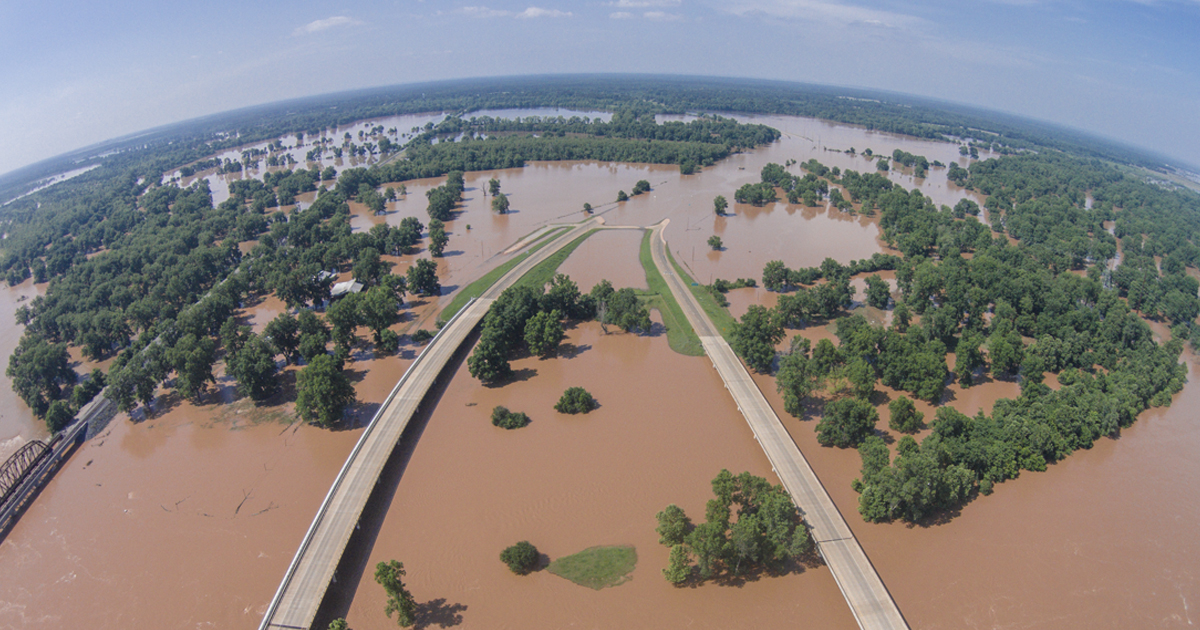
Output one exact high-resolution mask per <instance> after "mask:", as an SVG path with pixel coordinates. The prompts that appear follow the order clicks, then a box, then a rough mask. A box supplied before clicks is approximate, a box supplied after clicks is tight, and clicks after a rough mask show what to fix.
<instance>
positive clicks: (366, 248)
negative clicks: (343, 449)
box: [8, 171, 440, 422]
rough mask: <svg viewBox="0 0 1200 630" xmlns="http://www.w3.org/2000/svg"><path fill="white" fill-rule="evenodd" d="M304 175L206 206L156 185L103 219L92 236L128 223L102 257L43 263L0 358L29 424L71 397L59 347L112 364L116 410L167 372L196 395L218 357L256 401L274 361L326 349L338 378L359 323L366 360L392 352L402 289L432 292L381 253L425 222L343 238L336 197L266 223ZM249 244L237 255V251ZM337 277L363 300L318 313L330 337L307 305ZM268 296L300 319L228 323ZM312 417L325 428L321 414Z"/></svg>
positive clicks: (431, 273) (413, 270)
mask: <svg viewBox="0 0 1200 630" xmlns="http://www.w3.org/2000/svg"><path fill="white" fill-rule="evenodd" d="M310 177H311V176H310V172H309V171H299V172H297V173H291V174H288V173H281V174H279V175H277V176H275V177H273V178H272V179H271V183H274V184H275V185H276V188H275V189H270V188H267V187H266V184H263V183H247V184H244V185H241V186H235V187H233V188H232V190H231V196H230V198H229V199H228V200H226V201H225V202H223V203H221V204H220V205H219V206H217V207H215V208H214V207H213V206H212V199H211V195H210V194H209V190H208V188H207V183H206V182H203V181H201V182H198V183H197V184H194V185H193V186H191V187H189V188H186V189H180V188H178V187H176V186H174V185H168V186H156V187H153V188H152V189H150V190H149V191H148V192H146V193H145V194H144V195H142V197H141V198H140V199H138V200H136V201H137V203H138V204H139V206H140V207H138V206H135V207H134V208H133V209H131V210H129V209H124V208H121V209H119V212H120V214H117V215H115V216H110V217H109V218H108V219H106V220H104V221H102V222H101V223H100V225H99V227H97V228H96V229H97V230H99V229H108V228H111V227H112V225H111V224H112V223H113V219H122V220H124V221H126V222H127V223H128V226H129V227H128V229H127V230H126V231H125V232H124V233H122V234H120V235H116V236H114V237H113V238H112V239H111V240H109V241H108V244H107V247H108V249H109V251H106V252H101V253H99V254H97V255H95V256H91V257H88V256H86V255H79V254H77V255H76V256H74V257H73V258H72V259H71V261H70V262H71V264H70V265H69V266H67V267H66V268H65V269H59V268H57V267H54V266H51V267H48V269H52V270H53V271H54V272H56V273H58V274H59V275H56V276H54V277H52V278H51V279H50V286H49V288H48V290H47V291H46V294H45V295H43V296H39V297H38V298H35V299H34V300H33V301H32V302H31V304H29V305H28V306H25V307H22V308H21V309H20V311H19V312H18V318H19V320H20V322H21V323H23V324H25V325H26V329H25V333H24V335H23V337H22V340H21V343H20V344H19V346H18V349H17V351H16V352H14V354H13V355H12V357H10V360H9V370H8V373H9V376H10V377H11V378H13V381H14V389H15V390H16V391H17V392H18V393H19V394H20V395H21V396H22V398H23V399H24V400H26V402H27V403H28V404H29V405H30V406H31V407H32V408H33V409H34V411H35V413H37V414H38V415H46V414H47V413H48V412H49V411H50V408H51V407H52V406H53V404H54V402H55V401H56V400H64V399H66V398H68V395H74V394H73V392H71V391H69V390H67V389H65V388H66V386H68V385H70V384H71V383H72V382H73V380H74V378H73V377H74V374H73V372H72V371H71V370H70V369H69V367H68V366H67V364H66V363H64V360H63V357H64V356H65V348H66V346H67V345H68V344H70V345H78V346H81V347H82V349H83V353H84V356H86V357H88V358H90V359H93V360H102V359H105V358H108V357H110V356H113V355H114V354H115V355H116V359H115V360H114V362H113V364H112V366H111V367H110V371H109V378H108V379H107V381H108V394H107V395H108V396H109V397H110V398H113V399H114V400H116V401H117V402H118V404H119V406H120V408H122V409H123V410H129V409H132V408H133V407H134V406H135V405H136V403H137V402H139V401H140V402H142V403H143V404H149V402H150V401H152V400H153V398H154V393H155V390H156V389H157V388H158V386H159V385H160V384H162V383H164V382H166V381H167V380H168V379H169V378H170V377H171V376H172V374H174V380H173V381H172V382H173V384H174V387H175V389H176V390H177V391H179V393H180V395H181V396H183V397H185V398H193V399H198V398H199V397H200V396H202V394H203V392H204V391H205V389H206V387H207V384H210V383H212V382H214V379H213V377H212V369H213V365H214V363H215V361H216V360H217V359H218V354H217V351H218V348H221V349H223V351H224V357H225V361H226V365H227V369H228V372H229V373H230V374H232V375H233V376H234V377H235V378H236V380H237V381H238V384H239V389H241V390H243V392H244V393H245V394H247V395H250V396H252V397H255V398H261V397H265V396H268V395H270V394H271V393H272V392H273V391H275V388H276V381H277V379H276V373H277V368H276V357H277V356H279V355H283V356H284V359H285V361H287V362H295V361H298V360H300V358H303V359H304V360H305V361H309V362H311V361H312V360H313V359H315V358H316V357H317V356H319V355H323V354H325V353H326V350H327V344H328V342H330V341H333V342H334V345H335V352H334V354H333V358H334V359H335V360H336V366H337V368H338V370H339V371H340V369H341V366H342V365H343V364H344V362H345V361H346V360H347V359H348V357H349V356H350V352H351V351H350V348H351V347H352V346H353V345H354V344H355V343H357V340H356V339H355V337H354V333H353V331H354V329H355V328H356V327H358V326H367V327H369V328H370V329H371V330H372V331H373V332H374V334H375V344H376V347H377V351H385V352H386V351H391V352H394V351H395V349H396V347H397V346H398V342H399V340H398V337H397V336H396V335H395V333H394V332H392V331H390V330H387V327H388V326H390V325H391V324H392V323H394V322H395V320H396V313H397V310H398V308H399V306H400V304H401V303H402V300H403V297H404V295H405V294H406V292H409V291H411V292H414V293H421V294H426V295H428V294H436V293H437V292H438V291H439V290H440V288H439V286H438V282H437V276H436V265H435V264H434V263H433V262H432V261H429V260H419V261H417V263H416V264H414V265H413V266H411V267H410V268H409V270H408V273H407V275H406V276H396V275H393V274H391V273H390V268H391V264H390V263H387V262H386V261H384V260H382V259H381V254H400V253H405V252H407V251H409V250H410V249H411V248H412V247H413V246H415V244H416V242H417V240H418V239H419V238H421V231H422V230H423V229H424V226H422V225H421V224H420V222H419V221H417V220H416V219H413V218H411V217H409V218H406V219H405V220H404V221H402V222H401V224H400V226H398V227H390V226H387V225H379V226H376V227H375V228H373V229H372V230H370V231H369V232H364V233H354V232H352V231H351V228H350V221H349V219H350V210H349V206H348V204H347V203H346V198H345V197H343V196H342V195H341V194H340V193H338V192H331V191H322V192H321V193H320V194H319V195H318V197H317V199H316V200H315V201H314V203H313V204H312V205H311V206H310V207H309V208H306V209H304V210H303V211H295V210H294V211H293V212H292V213H291V214H290V215H285V214H283V213H281V212H275V213H274V214H271V215H269V216H268V215H266V214H265V212H266V211H267V209H268V208H269V207H270V205H269V204H270V197H272V196H274V197H276V198H277V197H278V195H279V194H280V190H281V189H286V188H287V187H288V186H289V182H291V183H292V185H295V186H296V187H298V188H301V189H303V188H310V187H311V186H313V185H314V184H315V182H313V181H312V180H311V178H310ZM285 192H286V190H285ZM254 240H256V241H257V243H256V244H255V245H254V247H253V248H251V249H250V251H249V253H247V254H246V255H245V256H243V255H242V253H241V252H242V249H241V248H240V247H239V246H238V243H239V242H243V241H254ZM77 241H78V239H74V240H70V241H66V240H64V241H63V243H64V244H69V245H74V246H78V244H77ZM346 270H349V271H352V274H353V277H354V278H355V279H356V280H358V281H360V282H362V283H363V284H364V285H366V287H367V288H368V291H367V292H366V293H364V294H362V295H353V296H348V297H346V298H344V299H342V300H341V301H338V302H335V303H334V304H333V305H331V306H330V308H329V311H328V312H327V313H326V316H325V318H324V320H325V322H328V324H332V326H333V330H332V335H329V334H328V332H327V331H326V330H325V329H326V327H327V324H326V323H322V322H321V320H320V319H319V318H317V317H316V316H315V315H314V314H313V313H312V312H311V311H309V310H307V309H306V307H307V306H309V305H310V304H314V305H316V304H320V303H323V302H324V301H326V300H328V299H329V298H330V285H331V284H332V282H333V279H334V278H335V277H336V272H338V271H346ZM272 293H274V294H275V295H277V296H278V297H279V298H280V299H281V300H283V301H284V303H285V304H286V305H287V306H288V307H289V308H296V309H305V310H302V311H301V317H300V318H299V319H298V320H296V319H295V318H293V317H292V316H291V315H287V314H285V315H281V318H283V319H282V320H281V321H279V322H272V325H271V326H268V333H267V334H266V335H255V334H253V333H251V332H250V331H249V329H247V328H244V327H241V326H239V325H238V324H237V323H236V319H235V315H236V313H237V311H238V310H239V309H240V308H241V305H242V304H243V303H244V302H245V300H247V299H249V298H250V297H252V296H259V295H268V294H272ZM289 318H290V319H289ZM272 333H274V334H272ZM310 380H311V379H310ZM343 389H344V388H343ZM312 417H314V418H319V419H321V421H322V422H328V421H329V418H330V417H331V416H330V414H329V413H328V412H326V413H323V414H321V413H314V415H312Z"/></svg>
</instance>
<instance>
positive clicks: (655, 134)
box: [429, 104, 780, 164]
mask: <svg viewBox="0 0 1200 630" xmlns="http://www.w3.org/2000/svg"><path fill="white" fill-rule="evenodd" d="M654 114H655V112H654V111H652V110H651V109H650V108H648V107H646V106H645V105H643V104H638V105H634V106H630V107H623V108H621V109H619V110H617V111H616V112H615V113H614V114H613V116H612V120H611V121H609V122H605V121H604V120H603V119H602V118H587V117H579V116H572V117H570V118H565V117H563V116H557V117H548V116H526V117H525V118H515V119H502V118H492V117H489V116H479V117H471V118H469V119H464V118H462V117H459V116H452V117H448V118H446V119H445V120H443V121H442V122H441V123H439V124H438V125H437V126H436V127H434V128H433V129H431V130H430V132H429V133H430V134H433V135H435V136H436V137H438V138H444V137H451V136H458V135H460V134H464V133H465V134H490V133H510V134H511V133H514V132H523V133H537V134H553V135H558V136H562V135H565V134H583V135H591V136H599V137H608V138H621V139H630V140H661V141H672V142H697V143H705V144H719V145H726V146H729V147H730V148H732V149H735V150H737V149H748V148H753V147H756V146H759V145H763V144H769V143H771V142H774V141H775V140H777V139H779V136H780V133H779V131H778V130H776V129H774V128H772V127H768V126H766V125H753V124H742V123H739V122H737V121H736V120H733V119H732V118H722V117H721V116H701V117H699V118H696V119H695V120H692V121H690V122H686V123H685V122H679V121H668V122H662V123H659V122H657V121H656V120H655V116H654ZM681 164H682V162H681Z"/></svg>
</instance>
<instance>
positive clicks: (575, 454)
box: [347, 322, 857, 629]
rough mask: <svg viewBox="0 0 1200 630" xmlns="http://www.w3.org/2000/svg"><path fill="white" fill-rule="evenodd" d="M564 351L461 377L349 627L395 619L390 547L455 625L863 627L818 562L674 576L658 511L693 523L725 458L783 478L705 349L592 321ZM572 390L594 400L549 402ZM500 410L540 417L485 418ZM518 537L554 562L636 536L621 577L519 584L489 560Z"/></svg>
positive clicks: (418, 593) (373, 557)
mask: <svg viewBox="0 0 1200 630" xmlns="http://www.w3.org/2000/svg"><path fill="white" fill-rule="evenodd" d="M564 345H565V347H566V352H564V353H563V354H564V356H560V357H556V358H550V359H545V360H543V359H538V358H532V357H531V358H524V359H521V360H518V361H514V362H513V364H512V367H513V369H514V370H515V371H516V373H517V375H518V378H517V382H513V383H509V384H506V385H504V386H501V387H482V386H480V384H479V382H478V381H476V380H475V379H474V378H472V377H471V376H470V375H469V374H467V373H466V371H465V370H460V371H459V372H457V373H456V374H455V376H454V378H453V380H451V381H450V383H449V385H448V387H447V388H446V390H445V393H444V394H442V396H441V399H440V400H439V402H438V406H437V408H436V410H435V411H434V412H433V413H432V415H431V417H430V418H429V421H428V426H427V427H426V428H425V430H424V432H423V433H422V434H421V441H420V444H419V446H418V447H417V448H416V449H415V450H414V452H413V454H412V456H411V459H410V460H409V461H408V463H407V466H406V468H405V470H404V475H403V478H402V479H400V482H399V484H398V486H397V487H396V490H395V496H394V498H393V499H392V502H391V506H390V508H389V510H388V512H387V516H386V518H385V519H384V521H383V525H382V527H381V529H380V531H379V535H378V538H377V539H376V540H375V544H374V549H373V550H372V551H371V552H370V557H369V561H368V562H367V567H368V569H367V572H366V573H365V574H364V575H363V578H362V580H361V582H360V583H359V584H358V587H357V589H356V591H355V592H354V596H353V601H352V603H350V605H349V615H348V617H347V620H348V621H349V623H350V625H351V626H352V627H354V628H356V629H357V628H363V629H369V628H381V629H382V628H388V627H394V624H395V622H394V621H392V620H389V619H388V618H386V617H385V616H384V615H383V608H384V593H383V589H382V588H380V587H379V585H378V584H376V583H375V582H374V580H373V579H371V576H372V574H373V570H374V569H373V567H374V566H375V564H376V563H377V562H380V561H386V560H390V559H393V558H395V559H398V560H400V561H402V562H404V566H405V568H406V570H407V571H408V580H407V584H408V585H409V588H410V590H411V591H412V593H413V596H414V597H415V598H416V600H417V602H418V604H419V605H421V606H423V607H424V608H423V609H424V610H429V611H431V612H433V611H438V612H437V614H438V615H443V617H435V618H445V617H444V615H450V616H451V617H457V618H460V620H461V626H460V627H462V628H527V627H553V628H561V627H570V626H584V627H604V628H621V627H624V628H630V627H656V628H663V627H697V628H729V627H784V626H789V625H792V624H794V623H795V622H796V620H797V619H803V620H805V623H806V624H808V623H811V626H809V627H814V628H855V627H857V625H856V624H855V623H854V619H853V617H851V615H850V611H849V609H848V608H847V607H846V605H845V603H844V601H843V600H842V598H841V595H840V593H839V592H838V589H837V585H836V583H835V582H834V581H833V578H832V575H831V574H830V573H829V571H828V569H826V568H824V567H815V568H810V569H807V570H803V571H802V572H798V573H793V574H790V575H787V576H785V577H780V578H771V577H764V578H762V579H758V580H755V581H751V582H748V583H746V584H744V585H740V586H730V585H718V584H706V585H703V586H700V587H698V588H676V587H673V586H671V585H670V584H668V583H667V582H666V580H664V579H663V577H662V569H663V568H665V567H666V564H667V551H668V550H667V548H666V547H663V546H662V545H660V544H658V535H657V534H656V533H655V532H654V528H655V525H656V523H655V520H654V514H655V513H656V512H658V511H659V510H661V509H662V508H663V507H665V506H666V505H667V504H669V503H676V504H678V505H679V506H680V507H682V508H684V510H685V511H687V512H688V514H689V515H690V516H691V517H692V518H693V519H697V520H703V517H704V504H705V501H707V500H708V499H709V498H711V496H712V489H711V485H710V482H711V480H712V478H713V477H714V476H715V475H716V473H717V472H719V471H720V470H721V469H722V468H728V469H729V470H732V471H735V472H740V471H743V470H748V471H750V472H752V473H754V474H756V475H761V476H766V477H767V478H770V479H772V480H773V481H775V482H776V483H778V481H777V480H775V478H774V475H773V473H772V472H771V465H770V463H769V462H768V461H767V459H766V456H765V455H764V454H763V452H762V450H761V449H760V448H758V445H757V444H756V443H755V441H754V438H753V435H752V434H751V432H750V429H749V427H748V426H747V424H746V422H745V420H744V419H743V418H742V417H741V414H740V413H738V410H737V407H736V406H735V405H734V404H733V400H732V399H731V398H730V397H729V396H728V395H726V393H725V388H724V386H723V385H722V383H721V380H720V378H719V377H718V376H717V375H716V372H715V371H713V370H712V368H711V365H710V364H709V362H708V361H707V359H704V358H695V357H685V356H682V355H678V354H675V353H673V352H672V351H671V350H670V349H669V348H668V347H667V344H666V339H665V338H663V337H661V336H660V337H638V336H635V335H630V334H610V335H604V334H603V333H602V332H601V330H600V326H599V325H598V324H596V323H592V322H588V323H584V324H580V325H578V326H576V327H575V328H574V329H572V330H570V331H569V333H568V337H567V339H566V341H565V342H564ZM576 385H578V386H583V387H585V388H586V389H587V390H588V391H589V392H591V393H592V394H593V395H594V396H595V397H596V399H597V400H598V401H599V402H600V405H601V407H600V408H599V409H597V410H595V411H593V412H591V413H589V414H586V415H580V416H570V415H564V414H559V413H557V412H555V411H554V409H553V406H554V403H555V402H556V400H557V399H558V396H559V395H560V394H561V393H562V391H563V390H564V389H566V388H567V387H571V386H576ZM496 405H504V406H506V407H508V408H509V409H511V410H514V411H523V412H525V413H527V414H529V417H530V418H531V420H532V421H531V423H530V424H529V426H527V427H525V428H522V429H516V430H508V431H506V430H504V429H500V428H497V427H493V426H492V425H491V422H490V420H489V417H488V414H489V413H490V412H491V409H492V407H494V406H496ZM519 540H528V541H530V542H532V543H533V544H534V545H535V546H536V547H537V548H538V550H539V551H541V552H542V553H543V554H546V555H547V556H548V557H549V558H550V559H554V558H558V557H561V556H566V555H569V554H572V553H575V552H576V551H580V550H582V549H585V548H587V547H591V546H594V545H609V544H625V545H633V546H635V547H636V548H637V553H638V564H637V568H636V570H635V571H634V573H633V579H632V580H631V581H630V582H628V583H626V584H623V585H620V586H617V587H614V588H609V589H605V590H602V591H592V590H590V589H587V588H584V587H581V586H577V585H575V584H572V583H570V582H568V581H566V580H564V579H562V578H559V577H556V576H553V575H550V574H549V573H548V572H546V571H544V570H541V571H537V572H535V573H533V574H532V575H529V576H526V577H518V576H515V575H513V574H512V573H511V572H510V571H509V570H508V568H507V567H506V566H505V565H504V564H503V563H501V562H500V560H499V554H500V551H501V550H502V549H504V548H505V547H507V546H508V545H511V544H513V543H515V542H517V541H519Z"/></svg>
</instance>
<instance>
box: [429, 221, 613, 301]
mask: <svg viewBox="0 0 1200 630" xmlns="http://www.w3.org/2000/svg"><path fill="white" fill-rule="evenodd" d="M565 229H568V228H565V227H564V228H560V229H557V230H550V231H549V232H546V233H545V234H543V235H542V236H540V237H538V239H537V240H536V241H534V242H533V243H531V244H530V247H529V249H528V250H527V251H526V252H525V253H523V254H521V255H520V256H517V257H516V258H513V259H512V260H510V261H508V262H506V263H504V264H502V265H500V266H498V267H496V268H495V269H493V270H491V271H489V272H487V273H485V274H483V277H481V278H480V279H478V280H476V281H475V282H472V283H471V284H468V285H467V286H466V287H464V288H463V289H462V290H461V291H459V292H458V294H457V295H455V296H454V299H452V300H450V304H448V305H446V308H444V309H442V312H441V313H439V314H438V321H439V322H441V323H445V322H448V321H450V318H452V317H454V316H455V315H456V314H457V313H458V312H459V311H461V310H462V308H463V307H464V306H466V305H467V302H469V301H470V300H471V298H477V297H479V296H481V295H483V292H484V291H487V290H488V287H490V286H492V285H493V284H496V281H497V280H499V279H500V278H503V277H504V274H506V273H508V272H509V271H512V268H513V267H516V266H517V265H518V264H519V263H520V262H521V261H522V260H525V259H526V258H528V257H529V256H531V255H533V253H534V252H536V251H537V250H539V249H541V248H543V247H545V246H546V244H547V243H549V242H550V241H549V240H547V239H546V237H548V236H550V235H551V234H557V233H559V232H561V231H562V230H565ZM588 234H591V232H588ZM584 236H587V235H586V234H585V235H584ZM575 246H576V243H572V244H571V245H567V247H569V248H571V249H574V248H575ZM563 249H566V248H563ZM552 258H553V257H552ZM564 260H565V258H564ZM559 264H562V263H561V261H560V263H559ZM557 267H558V265H555V268H557Z"/></svg>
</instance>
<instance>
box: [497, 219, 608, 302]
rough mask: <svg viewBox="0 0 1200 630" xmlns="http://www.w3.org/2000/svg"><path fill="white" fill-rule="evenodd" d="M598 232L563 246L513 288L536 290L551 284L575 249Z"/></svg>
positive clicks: (585, 234)
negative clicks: (525, 287) (523, 287)
mask: <svg viewBox="0 0 1200 630" xmlns="http://www.w3.org/2000/svg"><path fill="white" fill-rule="evenodd" d="M596 232H597V230H588V231H587V232H584V233H583V235H582V236H580V237H579V238H577V239H575V240H573V241H571V242H570V243H567V244H566V245H563V247H562V249H560V250H558V251H556V252H554V253H553V254H550V255H549V256H548V257H547V258H546V260H543V261H542V262H540V263H538V265H537V266H536V267H534V268H533V269H530V270H529V272H528V273H526V274H525V275H523V276H521V278H520V279H519V280H517V281H516V282H514V283H513V286H515V287H516V286H529V287H534V288H540V287H543V286H545V284H546V283H547V282H550V280H551V279H553V278H554V274H555V272H557V271H558V268H559V266H561V265H562V264H563V262H565V261H566V260H567V257H568V256H570V255H571V252H574V251H575V248H577V247H579V244H580V243H582V242H583V241H584V240H585V239H586V238H587V237H589V236H591V235H593V234H595V233H596Z"/></svg>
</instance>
